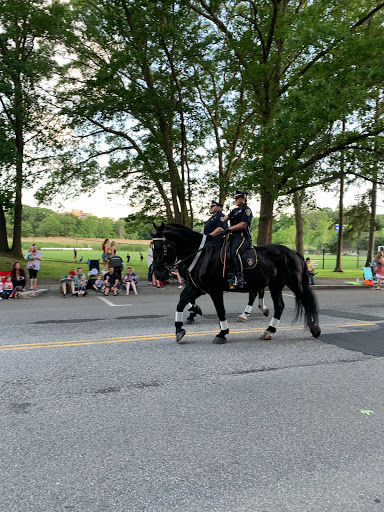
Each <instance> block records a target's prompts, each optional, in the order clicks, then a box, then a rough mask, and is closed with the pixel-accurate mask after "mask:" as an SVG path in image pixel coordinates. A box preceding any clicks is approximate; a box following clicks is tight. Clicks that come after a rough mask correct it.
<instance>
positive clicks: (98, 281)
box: [93, 274, 104, 292]
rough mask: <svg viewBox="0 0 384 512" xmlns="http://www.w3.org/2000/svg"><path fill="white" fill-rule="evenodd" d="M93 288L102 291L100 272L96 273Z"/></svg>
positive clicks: (102, 283) (102, 284)
mask: <svg viewBox="0 0 384 512" xmlns="http://www.w3.org/2000/svg"><path fill="white" fill-rule="evenodd" d="M93 288H94V289H95V290H96V291H97V292H102V291H104V281H103V280H102V279H101V274H97V276H96V281H95V282H94V283H93Z"/></svg>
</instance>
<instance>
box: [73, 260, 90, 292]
mask: <svg viewBox="0 0 384 512" xmlns="http://www.w3.org/2000/svg"><path fill="white" fill-rule="evenodd" d="M84 279H85V280H86V279H87V278H86V277H85V274H84V273H83V269H82V268H81V267H79V268H78V269H77V270H76V275H75V292H76V293H77V294H78V295H79V293H78V292H79V288H80V287H82V286H83V285H82V284H80V282H81V281H82V282H84ZM85 287H87V280H86V282H85ZM81 295H87V292H86V291H85V289H84V290H83V293H82V294H81Z"/></svg>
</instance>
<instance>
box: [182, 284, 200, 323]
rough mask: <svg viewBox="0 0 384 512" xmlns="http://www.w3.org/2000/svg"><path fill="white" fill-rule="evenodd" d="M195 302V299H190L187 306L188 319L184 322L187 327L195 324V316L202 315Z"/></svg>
mask: <svg viewBox="0 0 384 512" xmlns="http://www.w3.org/2000/svg"><path fill="white" fill-rule="evenodd" d="M187 286H190V284H188V285H187ZM200 295H203V292H201V293H200ZM196 298H197V297H196ZM195 300H196V299H191V302H190V303H189V304H187V308H188V311H189V317H188V318H187V320H186V322H185V323H186V324H187V325H188V324H194V323H195V316H196V315H202V314H203V312H202V311H201V308H200V306H198V305H197V304H196V302H195Z"/></svg>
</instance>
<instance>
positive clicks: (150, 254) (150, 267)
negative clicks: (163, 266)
mask: <svg viewBox="0 0 384 512" xmlns="http://www.w3.org/2000/svg"><path fill="white" fill-rule="evenodd" d="M147 265H148V284H149V285H152V286H160V283H159V281H157V279H155V274H154V272H153V242H151V243H150V244H149V247H148V251H147Z"/></svg>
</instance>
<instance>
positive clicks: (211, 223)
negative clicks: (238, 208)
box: [204, 211, 227, 235]
mask: <svg viewBox="0 0 384 512" xmlns="http://www.w3.org/2000/svg"><path fill="white" fill-rule="evenodd" d="M216 228H223V229H226V228H227V223H226V222H225V221H224V213H223V212H222V211H219V212H217V213H215V214H214V215H212V217H210V218H209V219H208V220H207V222H206V223H205V226H204V235H210V234H211V233H212V231H215V229H216Z"/></svg>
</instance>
